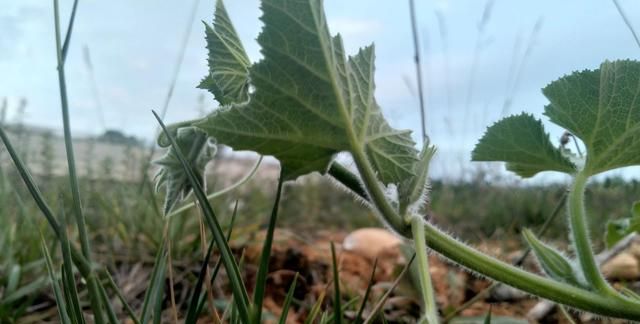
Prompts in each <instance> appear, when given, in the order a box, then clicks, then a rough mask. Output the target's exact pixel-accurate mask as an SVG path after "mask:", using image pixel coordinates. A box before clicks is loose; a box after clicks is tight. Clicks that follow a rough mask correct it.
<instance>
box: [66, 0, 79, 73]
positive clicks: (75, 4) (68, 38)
mask: <svg viewBox="0 0 640 324" xmlns="http://www.w3.org/2000/svg"><path fill="white" fill-rule="evenodd" d="M77 10H78V0H74V1H73V7H72V8H71V16H70V17H69V24H68V25H67V32H66V34H65V36H64V43H63V45H62V61H63V62H65V61H66V60H67V53H69V44H71V33H72V32H73V23H74V22H75V21H76V11H77Z"/></svg>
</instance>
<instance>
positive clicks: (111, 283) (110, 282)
mask: <svg viewBox="0 0 640 324" xmlns="http://www.w3.org/2000/svg"><path fill="white" fill-rule="evenodd" d="M104 277H105V278H106V279H107V284H108V285H109V287H110V288H111V290H113V292H114V293H115V294H116V296H118V299H120V302H121V303H122V305H123V306H124V310H125V312H126V313H127V315H129V319H131V321H132V322H133V323H134V324H140V320H139V319H138V317H137V316H136V313H135V312H134V311H133V308H131V305H129V303H127V300H126V299H125V298H124V295H123V294H122V292H121V291H120V288H118V285H117V284H116V282H115V280H113V277H112V276H111V273H109V271H106V270H105V271H104Z"/></svg>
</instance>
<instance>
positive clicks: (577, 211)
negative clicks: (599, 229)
mask: <svg viewBox="0 0 640 324" xmlns="http://www.w3.org/2000/svg"><path fill="white" fill-rule="evenodd" d="M588 180H589V177H588V176H587V175H586V174H585V173H583V172H579V173H578V174H576V176H575V178H574V181H573V185H572V187H571V191H570V192H569V197H568V201H569V203H568V204H567V212H568V214H569V224H570V225H571V236H572V238H573V246H574V248H575V251H576V255H577V257H578V260H579V261H580V268H581V269H582V272H583V273H584V276H585V278H586V279H587V282H588V283H590V284H591V285H593V287H594V288H595V289H596V290H598V291H600V292H603V293H610V294H614V295H617V293H616V291H615V290H614V289H613V288H612V287H611V286H610V285H609V283H607V281H606V280H605V279H604V277H603V276H602V273H601V272H600V270H599V268H598V264H597V263H596V259H595V256H594V255H593V250H592V248H591V240H590V239H589V228H588V225H587V219H586V218H587V217H586V212H585V208H584V193H585V189H586V186H587V181H588Z"/></svg>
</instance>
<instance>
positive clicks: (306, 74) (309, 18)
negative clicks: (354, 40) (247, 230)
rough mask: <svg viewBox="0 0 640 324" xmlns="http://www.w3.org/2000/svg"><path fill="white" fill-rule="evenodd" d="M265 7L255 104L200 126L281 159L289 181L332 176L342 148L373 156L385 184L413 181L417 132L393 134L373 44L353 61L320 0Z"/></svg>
mask: <svg viewBox="0 0 640 324" xmlns="http://www.w3.org/2000/svg"><path fill="white" fill-rule="evenodd" d="M262 9H263V15H262V17H261V19H262V21H263V22H264V28H263V30H262V33H261V34H260V36H259V37H258V43H259V44H260V45H261V47H262V54H263V56H264V59H263V60H261V61H260V62H258V63H256V64H254V65H253V66H252V67H251V68H250V69H249V75H250V80H251V83H252V86H253V87H254V88H255V90H254V91H253V92H252V93H251V94H250V98H249V101H248V102H247V103H244V104H235V105H232V106H230V107H226V108H223V109H219V110H217V111H215V112H213V113H212V114H211V115H209V116H208V117H207V118H206V119H204V120H202V121H200V122H198V123H196V124H195V125H196V126H198V127H200V128H202V129H204V130H206V131H207V132H208V134H209V135H211V136H213V137H215V138H216V139H218V141H219V142H221V143H224V144H227V145H229V146H231V147H233V148H234V149H237V150H252V151H256V152H258V153H260V154H263V155H273V156H275V157H276V158H278V159H279V160H280V162H281V164H282V168H283V174H284V177H285V178H284V180H291V179H295V178H296V177H298V176H300V175H303V174H306V173H309V172H313V171H320V172H325V171H326V170H327V168H328V166H329V163H330V162H331V160H332V159H333V156H334V155H335V154H336V153H338V152H341V151H352V152H353V151H357V152H358V153H363V152H366V155H367V156H368V158H369V160H370V162H371V164H372V165H373V167H374V168H375V171H377V173H378V176H379V179H380V180H381V181H382V182H383V183H385V184H388V183H399V182H401V181H402V180H404V179H406V178H409V177H411V176H413V175H414V171H413V165H414V163H415V162H416V160H417V156H416V155H417V153H416V150H415V148H414V147H413V146H414V143H413V141H412V140H411V137H410V135H409V132H408V131H398V130H394V129H392V128H391V127H390V126H389V125H388V123H387V122H386V120H385V119H384V117H383V116H382V114H381V111H380V108H379V107H378V105H377V103H376V102H375V99H374V97H373V90H374V80H373V71H374V67H373V58H374V50H373V47H372V46H370V47H367V48H365V49H363V50H361V51H360V52H359V53H358V54H357V55H356V56H355V57H352V58H350V59H349V60H348V61H347V60H346V59H345V56H344V49H343V46H342V40H341V38H340V37H339V36H336V37H334V38H332V37H331V36H330V34H329V30H328V28H327V23H326V17H325V15H324V12H323V10H322V1H320V0H309V1H303V2H300V1H294V0H265V1H263V2H262Z"/></svg>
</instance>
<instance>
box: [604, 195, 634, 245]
mask: <svg viewBox="0 0 640 324" xmlns="http://www.w3.org/2000/svg"><path fill="white" fill-rule="evenodd" d="M634 232H640V201H636V202H634V203H633V206H632V207H631V217H626V218H620V219H615V220H611V221H609V222H607V230H606V233H605V243H606V244H607V247H608V248H611V247H613V246H614V245H616V243H618V242H619V241H620V240H622V239H623V238H625V237H626V236H627V235H629V234H631V233H634Z"/></svg>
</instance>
